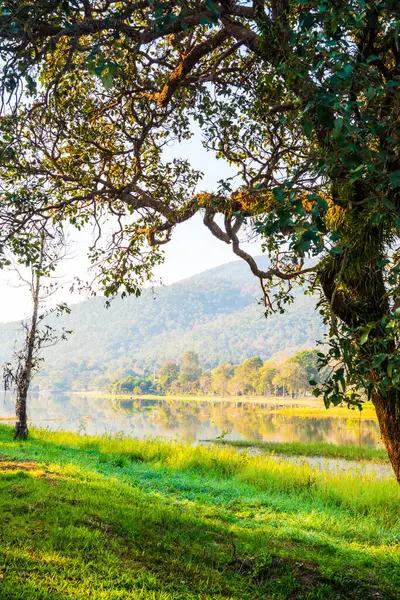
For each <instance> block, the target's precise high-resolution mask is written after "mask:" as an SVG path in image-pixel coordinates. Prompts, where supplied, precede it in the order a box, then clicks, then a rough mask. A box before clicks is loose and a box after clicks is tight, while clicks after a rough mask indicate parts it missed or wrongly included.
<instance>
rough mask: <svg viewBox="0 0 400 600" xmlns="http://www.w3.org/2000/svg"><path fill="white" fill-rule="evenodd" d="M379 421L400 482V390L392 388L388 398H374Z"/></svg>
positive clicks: (376, 396) (377, 396)
mask: <svg viewBox="0 0 400 600" xmlns="http://www.w3.org/2000/svg"><path fill="white" fill-rule="evenodd" d="M372 401H373V403H374V406H375V410H376V414H377V417H378V421H379V427H380V430H381V436H382V440H383V443H384V444H385V446H386V450H387V453H388V455H389V460H390V462H391V463H392V467H393V471H394V473H395V475H396V478H397V481H398V482H399V483H400V392H399V391H398V390H390V391H389V392H388V395H387V397H386V398H384V397H383V396H381V395H379V394H375V395H374V396H373V398H372Z"/></svg>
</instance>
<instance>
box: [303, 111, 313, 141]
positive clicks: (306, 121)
mask: <svg viewBox="0 0 400 600" xmlns="http://www.w3.org/2000/svg"><path fill="white" fill-rule="evenodd" d="M301 126H302V128H303V131H304V133H305V135H306V136H307V137H311V134H312V130H313V122H312V120H311V119H310V117H308V116H306V115H303V118H302V119H301Z"/></svg>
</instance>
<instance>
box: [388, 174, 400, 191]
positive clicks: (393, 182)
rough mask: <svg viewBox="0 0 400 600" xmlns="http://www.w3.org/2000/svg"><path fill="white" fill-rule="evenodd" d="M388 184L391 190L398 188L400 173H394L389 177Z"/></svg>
mask: <svg viewBox="0 0 400 600" xmlns="http://www.w3.org/2000/svg"><path fill="white" fill-rule="evenodd" d="M389 184H390V187H391V188H392V189H395V188H398V187H400V171H394V173H392V174H391V175H390V181H389Z"/></svg>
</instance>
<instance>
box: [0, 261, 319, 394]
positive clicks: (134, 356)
mask: <svg viewBox="0 0 400 600" xmlns="http://www.w3.org/2000/svg"><path fill="white" fill-rule="evenodd" d="M259 262H260V263H261V264H262V263H264V264H265V262H266V261H265V258H264V257H262V258H260V259H259ZM260 295H261V292H260V289H259V287H258V281H257V280H256V279H255V278H254V277H253V276H252V275H251V273H250V272H249V269H248V266H247V265H246V264H245V263H243V262H241V261H235V262H233V263H229V264H228V265H223V266H221V267H217V268H214V269H211V270H208V271H205V272H204V273H201V274H199V275H196V276H193V277H190V278H188V279H185V280H183V281H181V282H178V283H176V284H173V285H170V286H166V287H162V288H161V287H158V288H156V289H154V290H146V291H145V292H144V293H143V295H142V296H141V297H140V298H135V297H132V298H128V299H124V300H121V299H120V298H117V299H115V300H114V301H113V302H112V303H111V307H110V308H108V309H106V308H105V306H104V298H102V297H95V298H92V299H90V300H87V301H85V302H82V303H80V304H76V305H74V306H72V312H71V314H70V315H65V316H63V317H62V318H60V319H57V320H56V321H55V323H54V324H55V325H57V327H61V326H63V327H66V328H67V329H72V330H73V334H72V335H71V336H70V337H69V339H68V341H66V342H61V343H59V344H58V345H57V346H55V347H53V348H51V349H49V350H48V351H47V355H46V362H45V364H44V366H43V370H42V373H41V374H40V375H39V376H37V377H36V379H35V383H36V385H38V384H39V385H40V387H52V388H53V387H65V388H69V387H73V388H84V387H87V386H88V387H104V386H105V385H107V383H109V382H110V381H114V380H115V379H119V378H121V377H124V376H127V375H132V374H143V373H144V374H145V373H149V372H150V373H151V372H153V370H157V369H159V368H160V367H161V365H162V364H163V363H164V362H165V361H168V360H171V361H179V360H180V359H181V356H182V354H183V353H184V352H185V351H186V350H193V351H195V352H196V353H197V354H198V355H199V358H200V361H201V363H202V364H203V365H204V366H205V367H206V368H212V367H215V366H217V365H218V364H222V363H225V362H232V363H240V362H242V361H243V360H244V359H246V358H249V357H253V356H260V357H261V358H263V359H264V360H265V359H269V358H271V357H274V356H276V355H280V354H281V355H283V356H288V355H291V354H293V353H294V352H296V351H298V350H301V349H305V348H312V347H314V346H315V342H316V340H317V339H320V338H321V337H322V332H323V328H322V323H321V320H320V317H319V314H318V311H316V310H315V299H313V298H312V297H310V296H303V294H302V293H298V294H297V299H296V301H295V303H294V304H293V305H292V306H291V307H290V308H289V311H288V313H287V314H284V315H274V316H273V317H270V318H268V319H265V317H264V315H263V307H262V306H260V305H259V304H258V299H259V297H260ZM19 327H20V325H19V324H18V323H6V324H1V325H0V361H1V362H4V361H6V360H9V359H10V358H11V356H12V350H13V346H14V340H15V338H16V335H17V330H18V328H19Z"/></svg>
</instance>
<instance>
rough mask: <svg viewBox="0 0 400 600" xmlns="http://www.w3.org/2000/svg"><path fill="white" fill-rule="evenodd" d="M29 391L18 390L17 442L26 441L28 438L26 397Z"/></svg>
mask: <svg viewBox="0 0 400 600" xmlns="http://www.w3.org/2000/svg"><path fill="white" fill-rule="evenodd" d="M27 392H28V390H27V389H25V390H18V396H17V402H16V409H15V413H16V416H17V421H16V423H15V432H14V438H15V439H16V440H26V438H27V437H28V422H27V412H26V397H27Z"/></svg>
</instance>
